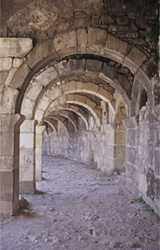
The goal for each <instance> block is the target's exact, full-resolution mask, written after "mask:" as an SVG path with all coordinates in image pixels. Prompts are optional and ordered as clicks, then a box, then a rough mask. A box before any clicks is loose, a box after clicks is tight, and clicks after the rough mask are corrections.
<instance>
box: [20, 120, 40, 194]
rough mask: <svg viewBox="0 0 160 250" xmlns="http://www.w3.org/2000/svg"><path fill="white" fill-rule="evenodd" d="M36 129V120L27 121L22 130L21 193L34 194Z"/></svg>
mask: <svg viewBox="0 0 160 250" xmlns="http://www.w3.org/2000/svg"><path fill="white" fill-rule="evenodd" d="M35 129H36V122H35V121H34V120H25V121H24V122H23V124H22V125H21V128H20V192H21V193H34V192H35V190H36V180H35V179H36V178H35Z"/></svg>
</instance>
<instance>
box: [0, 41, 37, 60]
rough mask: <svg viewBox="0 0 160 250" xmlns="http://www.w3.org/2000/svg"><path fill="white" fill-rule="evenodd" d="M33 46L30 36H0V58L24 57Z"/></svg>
mask: <svg viewBox="0 0 160 250" xmlns="http://www.w3.org/2000/svg"><path fill="white" fill-rule="evenodd" d="M32 47H33V45H32V39H29V38H9V39H8V38H0V58H5V57H24V56H25V55H26V54H28V53H29V52H30V50H31V49H32Z"/></svg>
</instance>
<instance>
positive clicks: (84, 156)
mask: <svg viewBox="0 0 160 250" xmlns="http://www.w3.org/2000/svg"><path fill="white" fill-rule="evenodd" d="M44 153H45V154H46V155H49V156H56V155H61V156H64V157H67V158H70V159H73V160H76V161H80V162H84V163H86V164H90V163H92V165H94V166H95V167H96V168H98V169H100V170H101V171H102V172H104V173H106V174H107V175H111V174H112V173H113V171H114V167H115V166H114V129H113V128H112V127H111V126H110V125H107V127H106V132H105V133H104V132H100V131H96V132H92V131H86V132H85V131H84V132H83V131H82V132H79V134H76V135H73V136H70V137H69V136H66V135H65V134H64V135H60V134H57V135H56V134H55V133H53V134H49V136H46V137H44Z"/></svg>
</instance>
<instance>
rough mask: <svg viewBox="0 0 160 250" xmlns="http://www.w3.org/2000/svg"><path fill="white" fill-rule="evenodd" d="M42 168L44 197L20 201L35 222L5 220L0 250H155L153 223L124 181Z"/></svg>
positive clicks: (50, 162) (69, 167) (57, 165)
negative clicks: (31, 214)
mask: <svg viewBox="0 0 160 250" xmlns="http://www.w3.org/2000/svg"><path fill="white" fill-rule="evenodd" d="M43 168H44V169H45V173H43V175H44V177H45V178H46V179H45V180H43V181H42V182H41V183H39V184H38V189H39V190H42V191H43V195H25V197H24V198H22V199H21V201H22V204H25V203H26V201H29V204H32V209H33V211H35V216H34V217H26V216H25V215H21V216H18V217H16V218H13V219H12V220H9V221H8V220H7V219H6V223H5V220H4V223H3V227H2V229H1V235H2V246H3V247H2V249H1V250H28V249H31V250H44V249H45V250H113V249H117V250H132V249H133V250H159V235H160V234H159V221H158V218H157V216H156V215H155V214H154V213H150V212H149V211H148V210H147V209H146V205H145V203H142V202H141V199H140V198H139V196H136V194H137V192H136V190H134V189H133V188H132V189H131V186H129V187H128V188H126V185H127V180H126V181H125V182H124V178H126V176H124V175H122V176H121V175H120V176H119V175H118V176H117V175H115V176H113V177H112V178H111V179H110V180H108V179H107V178H106V180H105V178H104V176H102V175H101V173H100V172H98V171H97V170H95V169H91V168H84V167H83V165H82V164H80V163H73V162H71V161H70V160H67V159H65V160H64V159H59V158H49V159H47V158H44V161H43ZM68 179H69V181H68ZM112 182H113V183H114V185H110V183H111V184H112ZM115 183H116V184H115ZM124 183H125V184H124ZM79 184H81V185H79ZM97 184H98V185H97ZM108 184H109V185H108ZM94 185H96V187H97V188H96V190H95V191H94V192H90V187H91V186H94ZM119 190H120V192H119ZM84 198H85V199H84ZM27 204H28V202H27ZM137 204H138V205H139V206H137Z"/></svg>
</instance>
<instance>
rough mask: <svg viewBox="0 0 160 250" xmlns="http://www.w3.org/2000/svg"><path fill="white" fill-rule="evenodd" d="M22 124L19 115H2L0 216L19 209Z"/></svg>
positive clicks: (0, 119)
mask: <svg viewBox="0 0 160 250" xmlns="http://www.w3.org/2000/svg"><path fill="white" fill-rule="evenodd" d="M20 122H21V121H20V117H19V116H18V115H17V116H16V115H9V114H8V115H4V114H1V115H0V142H1V143H0V216H1V215H8V214H10V215H12V214H14V213H15V211H16V210H17V208H18V193H19V186H18V179H19V165H18V162H19V152H18V150H17V149H18V145H19V126H20ZM15 126H16V129H15ZM15 138H16V140H15ZM14 152H15V153H16V154H14Z"/></svg>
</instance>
